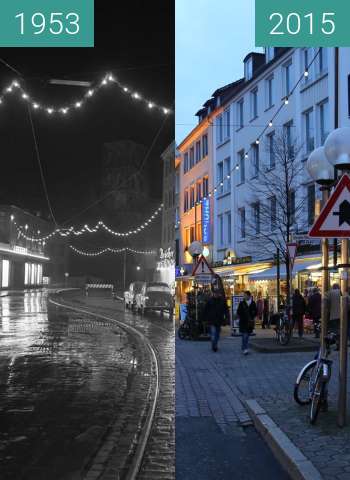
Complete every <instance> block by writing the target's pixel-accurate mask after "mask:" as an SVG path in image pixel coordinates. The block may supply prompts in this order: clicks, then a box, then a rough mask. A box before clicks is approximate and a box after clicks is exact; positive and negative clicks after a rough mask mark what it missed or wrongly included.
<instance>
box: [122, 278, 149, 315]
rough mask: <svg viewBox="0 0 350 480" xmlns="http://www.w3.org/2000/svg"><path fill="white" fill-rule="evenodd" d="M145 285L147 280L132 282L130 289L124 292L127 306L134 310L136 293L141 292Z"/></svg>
mask: <svg viewBox="0 0 350 480" xmlns="http://www.w3.org/2000/svg"><path fill="white" fill-rule="evenodd" d="M144 285H145V282H132V283H130V285H129V290H127V291H126V292H124V305H125V308H130V310H134V309H135V306H136V295H137V294H139V293H140V292H141V290H142V287H143V286H144Z"/></svg>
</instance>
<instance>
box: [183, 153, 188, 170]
mask: <svg viewBox="0 0 350 480" xmlns="http://www.w3.org/2000/svg"><path fill="white" fill-rule="evenodd" d="M186 172H188V152H186V153H185V155H184V173H186Z"/></svg>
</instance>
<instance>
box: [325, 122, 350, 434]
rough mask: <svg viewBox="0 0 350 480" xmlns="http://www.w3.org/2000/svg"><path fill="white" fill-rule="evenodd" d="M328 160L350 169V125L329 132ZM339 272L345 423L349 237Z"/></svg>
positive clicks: (342, 419) (342, 416)
mask: <svg viewBox="0 0 350 480" xmlns="http://www.w3.org/2000/svg"><path fill="white" fill-rule="evenodd" d="M324 151H325V154H326V157H327V158H328V160H329V162H330V163H331V164H332V165H333V166H334V167H335V168H337V169H338V170H341V171H342V173H346V172H349V170H350V127H343V128H337V129H335V130H333V132H331V133H330V134H329V135H328V137H327V139H326V141H325V145H324ZM338 266H339V272H340V288H341V301H340V351H339V396H338V425H339V426H340V427H343V426H344V425H345V423H346V384H347V363H348V358H347V356H348V299H349V297H348V284H349V267H350V264H349V239H348V238H344V239H342V241H341V265H338Z"/></svg>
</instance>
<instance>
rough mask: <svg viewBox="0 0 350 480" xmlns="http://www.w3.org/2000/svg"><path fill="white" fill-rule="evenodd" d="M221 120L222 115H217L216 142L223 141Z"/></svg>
mask: <svg viewBox="0 0 350 480" xmlns="http://www.w3.org/2000/svg"><path fill="white" fill-rule="evenodd" d="M223 138H224V136H223V122H222V115H219V116H218V117H217V120H216V143H221V142H222V141H223Z"/></svg>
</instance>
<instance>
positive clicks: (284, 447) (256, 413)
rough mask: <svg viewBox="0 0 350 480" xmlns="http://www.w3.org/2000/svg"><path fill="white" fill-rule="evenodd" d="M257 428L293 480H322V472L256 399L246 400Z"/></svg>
mask: <svg viewBox="0 0 350 480" xmlns="http://www.w3.org/2000/svg"><path fill="white" fill-rule="evenodd" d="M244 403H245V405H246V407H247V409H248V412H249V414H250V416H251V418H252V420H253V423H254V426H255V428H256V429H257V430H258V432H259V433H260V434H261V435H262V437H263V439H264V440H265V441H266V443H267V444H268V446H269V447H270V449H271V450H272V452H273V454H274V455H275V457H276V458H277V460H278V461H279V462H280V464H281V465H282V467H283V468H284V469H285V470H286V471H287V472H288V473H289V475H290V477H291V478H292V480H322V476H321V474H320V472H319V471H318V470H317V469H316V468H315V466H314V465H313V464H312V463H311V462H310V460H309V459H308V458H306V457H305V455H304V454H303V453H302V452H301V451H300V450H299V448H297V447H296V446H295V445H294V443H293V442H292V441H291V440H290V439H289V438H288V437H287V435H286V434H285V433H283V432H282V430H281V429H280V428H279V427H278V426H277V425H276V423H275V422H274V421H273V420H272V418H271V417H269V415H267V413H266V411H265V410H264V409H263V408H262V407H261V406H260V405H259V403H258V402H257V401H256V400H255V399H250V400H244Z"/></svg>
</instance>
